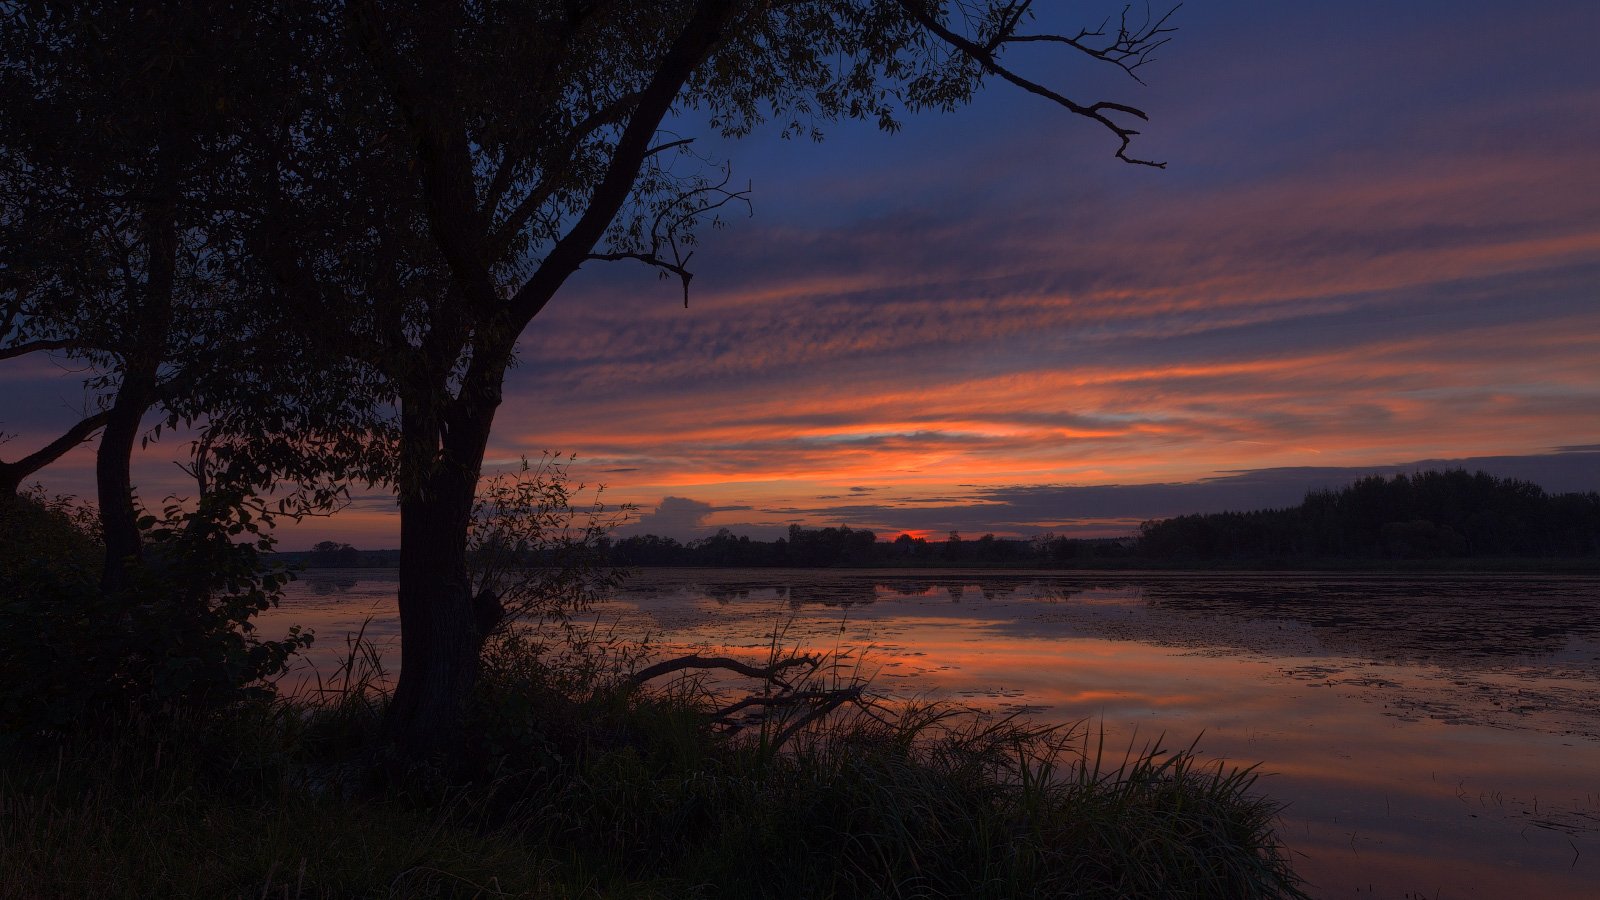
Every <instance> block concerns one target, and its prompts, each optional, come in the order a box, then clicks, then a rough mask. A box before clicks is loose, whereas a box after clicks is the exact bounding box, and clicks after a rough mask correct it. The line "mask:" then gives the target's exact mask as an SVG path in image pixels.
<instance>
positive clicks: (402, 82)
mask: <svg viewBox="0 0 1600 900" xmlns="http://www.w3.org/2000/svg"><path fill="white" fill-rule="evenodd" d="M349 16H350V19H351V21H352V23H353V25H354V27H355V31H356V34H357V35H358V36H359V37H360V39H361V45H362V49H363V50H364V51H365V52H366V55H367V57H368V59H370V60H371V61H372V64H373V67H374V68H375V69H376V70H377V72H378V74H379V76H380V77H382V79H383V81H384V82H385V84H386V85H387V87H388V89H389V95H390V99H391V100H393V101H394V103H395V105H396V106H397V107H398V108H399V110H400V114H401V117H402V118H403V119H404V120H405V123H406V126H407V128H408V129H409V130H410V132H411V137H412V140H413V141H414V142H415V145H416V153H417V161H418V163H420V165H419V166H418V168H419V170H420V172H419V175H420V181H421V187H422V193H423V198H424V201H425V203H426V207H427V211H428V225H429V227H430V230H431V231H432V233H433V238H434V243H435V244H436V245H437V246H438V247H439V251H440V253H441V254H442V255H443V256H444V258H445V261H446V263H447V264H448V265H449V267H450V273H451V275H452V276H454V278H455V280H456V281H458V282H459V283H460V284H461V287H462V289H463V293H464V294H465V297H464V299H465V300H466V301H467V302H468V303H470V304H472V305H473V306H477V307H479V308H481V309H482V310H483V311H484V312H488V311H489V310H491V309H492V308H493V307H494V305H495V301H496V299H497V298H498V297H499V292H498V291H497V290H496V289H495V283H494V278H493V276H492V274H491V273H490V271H489V265H488V262H487V261H486V258H485V257H484V255H483V250H484V249H485V246H484V239H485V238H487V237H488V233H489V228H490V223H489V220H488V218H487V217H485V216H482V215H480V214H479V211H478V210H477V208H476V206H477V196H476V194H477V191H476V187H475V184H474V180H473V169H472V154H471V152H470V150H469V148H468V140H467V133H466V125H465V123H463V122H461V121H460V117H459V116H458V115H457V114H456V113H455V112H454V110H453V108H452V107H451V106H450V104H449V103H448V102H445V101H443V100H442V99H441V98H440V97H439V96H438V93H437V91H436V90H430V89H429V86H428V85H424V84H422V83H420V82H419V79H418V78H416V77H415V75H414V74H412V73H409V72H408V71H406V67H405V64H404V62H403V61H402V60H401V59H400V58H399V56H398V54H397V53H396V51H395V49H394V48H393V46H392V45H391V44H390V42H389V40H388V38H387V36H386V35H385V33H384V27H383V23H382V21H381V19H382V17H383V12H382V10H381V9H380V8H379V6H378V3H377V2H376V0H361V2H358V3H355V4H353V5H352V6H351V8H350V13H349Z"/></svg>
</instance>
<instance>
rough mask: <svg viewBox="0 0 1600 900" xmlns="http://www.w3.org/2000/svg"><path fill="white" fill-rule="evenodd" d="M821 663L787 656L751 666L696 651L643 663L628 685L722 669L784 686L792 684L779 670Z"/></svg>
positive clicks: (815, 665)
mask: <svg viewBox="0 0 1600 900" xmlns="http://www.w3.org/2000/svg"><path fill="white" fill-rule="evenodd" d="M821 664H822V660H820V659H817V658H816V657H813V656H795V657H791V658H789V659H784V660H779V661H778V662H775V663H773V664H772V665H770V666H767V667H765V668H762V667H760V666H752V665H749V664H747V663H742V662H740V661H738V660H737V659H733V658H732V657H727V656H701V655H699V654H691V655H689V656H679V657H676V658H674V659H666V660H662V661H661V662H658V663H656V664H655V665H651V666H645V667H644V668H643V669H640V670H639V671H637V672H635V673H633V675H632V676H631V677H630V678H629V679H628V685H629V686H630V687H639V686H640V685H643V684H644V683H645V682H647V681H650V680H652V679H656V678H660V677H661V676H663V675H670V674H672V673H673V672H683V671H686V670H688V669H698V670H701V671H708V670H711V669H725V670H727V671H729V672H736V673H738V674H740V675H743V676H745V677H747V678H759V679H761V680H762V681H771V682H772V683H773V684H776V685H779V686H780V687H783V688H786V689H787V688H790V687H791V685H790V684H789V682H787V681H785V680H784V679H783V678H782V677H781V676H782V673H784V672H786V671H788V670H789V669H792V668H794V667H796V666H806V667H807V673H808V674H809V673H810V672H812V671H815V670H816V668H817V666H819V665H821Z"/></svg>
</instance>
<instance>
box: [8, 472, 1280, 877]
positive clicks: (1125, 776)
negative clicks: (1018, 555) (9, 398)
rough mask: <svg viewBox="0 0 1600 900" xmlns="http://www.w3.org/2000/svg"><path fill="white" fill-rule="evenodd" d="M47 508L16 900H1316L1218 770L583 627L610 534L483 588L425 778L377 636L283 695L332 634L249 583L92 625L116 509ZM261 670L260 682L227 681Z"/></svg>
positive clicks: (26, 510)
mask: <svg viewBox="0 0 1600 900" xmlns="http://www.w3.org/2000/svg"><path fill="white" fill-rule="evenodd" d="M560 472H561V470H560V469H559V468H557V469H551V468H548V467H540V468H537V469H531V470H527V471H525V472H524V473H523V475H522V477H521V478H520V479H507V480H505V481H504V482H502V483H501V484H500V485H499V489H498V492H497V491H490V492H489V493H487V494H486V499H485V501H484V503H483V504H482V505H480V507H479V508H480V510H486V511H488V513H489V514H488V518H487V519H486V520H485V522H484V524H483V525H482V526H481V527H480V528H478V529H476V530H475V534H477V535H478V542H477V544H476V545H475V547H476V549H477V550H478V551H480V552H478V553H477V554H475V558H477V557H482V556H484V555H485V553H486V552H487V551H490V550H493V549H494V548H495V547H497V546H501V545H503V544H504V543H505V542H507V541H510V542H514V543H515V542H523V543H525V544H530V543H537V544H538V546H542V547H544V548H546V549H551V548H554V547H555V546H557V545H558V544H559V543H561V541H560V540H558V539H557V538H555V537H554V536H553V534H552V532H551V531H550V530H549V526H550V525H551V524H552V522H553V521H554V520H552V519H550V518H549V517H548V515H546V514H541V513H540V512H539V509H540V506H539V502H538V500H537V498H544V501H545V507H546V509H545V513H548V512H549V511H550V509H564V508H566V507H567V506H568V504H569V502H570V500H571V497H572V495H571V494H570V493H569V492H568V490H567V488H566V485H565V482H564V481H562V480H561V476H560ZM552 477H553V478H554V480H552ZM497 497H498V498H500V500H502V501H503V500H505V499H506V498H521V499H522V500H531V501H532V502H526V503H524V502H517V503H512V504H510V506H511V507H512V508H511V509H510V510H506V509H501V508H500V507H501V506H504V505H505V504H504V503H500V504H497V503H496V502H495V498H497ZM19 499H20V501H21V502H20V503H19V504H18V505H16V506H14V507H12V510H13V513H12V514H11V515H12V516H13V517H12V518H8V519H7V520H6V523H5V524H6V525H7V531H6V536H7V542H6V543H5V545H4V547H5V558H4V560H3V561H4V563H5V569H4V572H3V573H0V576H3V578H4V579H5V582H6V583H5V586H6V587H7V588H8V590H7V591H5V592H4V593H0V618H3V619H4V624H5V627H4V628H3V629H0V659H3V660H4V661H5V663H4V667H3V668H4V671H3V673H0V674H4V676H5V678H4V682H3V684H4V687H5V691H4V693H3V696H0V705H3V709H4V711H5V717H4V719H3V721H0V744H3V746H0V750H3V752H0V871H3V872H5V873H6V877H5V878H4V879H3V880H0V898H18V900H22V898H29V900H31V898H45V897H79V896H95V897H129V898H133V897H149V896H166V897H208V898H209V897H262V896H266V897H293V898H312V897H330V898H331V897H341V898H342V897H395V896H400V897H828V896H837V897H879V896H888V897H893V896H900V897H995V898H1001V897H1008V898H1009V897H1063V896H1066V897H1107V898H1111V897H1215V898H1223V897H1227V898H1234V897H1297V896H1301V894H1300V888H1299V884H1298V881H1297V880H1296V878H1295V876H1294V874H1293V870H1292V868H1291V866H1290V861H1289V857H1288V855H1287V852H1286V851H1285V849H1284V848H1283V846H1282V845H1281V843H1280V842H1279V840H1278V837H1277V835H1276V832H1275V830H1274V826H1275V820H1276V813H1277V809H1278V807H1277V805H1276V804H1274V803H1273V802H1272V801H1271V800H1269V799H1266V798H1264V797H1263V796H1261V795H1260V794H1259V792H1258V791H1257V788H1256V778H1255V775H1254V773H1253V772H1251V771H1249V770H1240V769H1236V768H1228V767H1224V766H1222V765H1220V764H1218V763H1202V762H1201V760H1200V759H1199V757H1198V756H1197V755H1196V754H1194V753H1193V752H1192V748H1191V749H1179V750H1177V751H1176V752H1173V751H1172V750H1170V749H1169V748H1167V747H1164V746H1162V745H1160V744H1150V745H1146V746H1142V747H1129V748H1126V749H1125V750H1123V749H1117V748H1110V749H1108V748H1106V747H1104V746H1102V745H1101V743H1100V742H1099V741H1098V740H1096V739H1095V737H1094V736H1093V735H1092V734H1091V733H1089V732H1088V731H1086V730H1084V729H1082V728H1063V727H1053V726H1048V725H1037V724H1032V723H1029V722H1026V721H1024V720H1021V719H1019V718H1014V717H995V716H989V715H983V714H980V713H977V712H973V711H968V710H963V709H960V708H956V707H944V706H928V705H917V704H906V703H894V702H888V701H886V700H875V699H873V698H872V696H871V694H870V691H869V690H868V686H867V685H863V684H860V683H858V682H856V681H854V680H853V678H852V676H851V674H850V671H851V670H850V667H849V666H848V665H846V664H845V662H846V661H843V660H837V659H835V660H827V659H822V658H816V657H811V656H806V655H802V654H799V653H798V652H785V651H784V650H783V648H781V647H778V646H776V645H774V647H773V648H772V653H771V655H770V657H769V658H768V659H767V660H765V661H761V660H754V661H745V662H741V661H737V660H726V659H717V658H709V659H707V658H701V657H680V658H674V659H669V660H660V661H655V660H652V659H651V658H650V657H649V656H648V653H647V651H648V648H647V647H641V646H637V645H634V644H630V643H628V642H625V641H619V640H615V639H613V638H611V637H609V636H606V635H597V634H595V633H594V632H592V631H586V630H584V629H581V628H577V627H575V626H573V625H572V624H571V623H570V620H569V619H568V618H567V617H566V616H565V615H564V612H566V611H570V610H571V609H572V608H574V607H576V606H580V605H581V604H582V603H583V602H584V600H585V598H588V597H592V596H593V592H594V590H595V589H596V586H597V585H603V584H605V583H606V580H607V579H608V578H610V577H611V574H610V573H609V572H607V571H605V570H603V569H591V568H590V564H589V563H586V562H585V561H584V560H583V559H582V558H581V550H582V547H583V546H584V545H585V544H586V542H587V540H588V539H589V538H592V537H593V536H594V534H595V531H594V530H593V525H592V523H586V524H584V525H581V526H580V527H579V528H578V529H577V534H578V535H579V537H578V538H577V539H575V540H572V541H568V542H566V550H567V552H568V554H569V555H568V560H569V567H568V571H567V573H566V575H565V576H564V577H562V578H561V579H559V580H552V579H551V578H550V577H549V575H548V573H533V574H529V573H521V572H518V571H505V570H501V571H502V574H501V576H500V577H498V578H497V577H496V576H494V575H493V574H492V572H493V571H494V570H492V569H484V570H483V571H482V573H481V577H480V582H481V583H482V584H484V585H486V586H492V587H493V589H495V591H496V593H498V594H499V595H500V596H502V597H505V598H509V599H512V600H517V599H519V598H520V600H521V602H520V603H519V604H516V605H515V606H514V610H507V612H508V613H511V612H513V611H514V612H515V613H516V614H517V615H508V616H507V618H506V619H505V620H504V621H503V622H502V623H501V624H500V625H499V626H497V627H496V628H495V629H494V631H493V633H494V637H492V638H491V639H490V640H489V641H487V642H486V644H485V650H484V654H483V657H482V660H481V667H482V668H481V674H480V677H479V678H478V679H477V683H476V686H475V689H474V692H473V694H472V695H471V697H470V698H469V702H468V704H467V719H466V727H465V729H464V735H465V738H464V741H463V743H462V744H461V745H460V748H459V752H458V753H457V754H456V755H454V756H453V757H451V758H448V759H439V758H436V759H432V760H427V761H420V764H419V761H418V760H415V759H408V758H405V757H403V756H399V755H396V753H395V751H394V747H393V745H392V744H391V743H389V742H388V741H386V740H385V738H384V731H383V723H384V719H385V714H386V710H387V706H388V704H389V702H390V695H389V693H388V690H387V687H386V682H385V681H384V680H383V679H382V678H381V677H380V676H381V673H382V661H381V660H380V659H378V658H377V657H376V655H375V654H374V653H373V651H372V650H371V647H370V646H369V645H367V644H365V643H363V642H362V641H361V640H360V638H359V637H355V638H352V639H350V641H349V643H348V654H347V656H346V658H345V662H344V664H343V665H342V666H341V667H340V669H339V670H338V671H337V672H334V673H329V674H328V675H327V676H325V678H324V680H323V681H321V682H319V683H318V684H317V685H316V686H315V688H314V689H310V690H307V691H304V692H302V693H300V694H299V695H297V696H280V695H279V694H277V693H276V691H275V689H274V687H275V683H274V679H275V677H276V676H278V675H279V674H281V673H282V672H283V671H284V667H283V663H284V662H285V661H286V660H287V658H288V654H290V653H292V652H293V651H294V650H295V649H297V648H298V647H299V646H301V645H302V644H304V642H305V638H304V637H303V636H297V637H296V639H295V640H294V641H292V642H290V643H289V644H288V645H282V644H262V643H261V642H258V641H255V640H254V639H253V638H252V637H251V636H250V635H251V632H250V630H249V628H248V627H247V625H248V623H247V620H248V618H249V616H248V615H246V616H244V620H239V619H230V618H228V617H227V615H225V614H224V613H226V612H227V611H228V610H236V609H244V608H249V609H253V607H241V606H239V604H238V602H237V600H236V598H235V599H229V598H231V596H232V595H230V594H229V593H228V591H227V586H226V585H224V584H222V583H221V582H217V581H214V580H213V581H208V582H205V584H204V589H203V590H198V591H196V590H188V591H186V590H184V585H193V584H194V583H195V582H193V580H192V579H193V578H194V573H192V572H189V571H187V570H184V569H182V568H170V569H166V570H161V571H160V572H159V573H153V574H152V573H147V574H149V577H150V579H151V580H150V582H149V583H150V584H151V585H152V586H154V585H156V584H162V585H165V587H166V590H167V593H160V592H157V593H154V594H152V595H151V596H152V598H157V599H158V598H159V597H161V596H187V597H190V598H196V597H202V596H203V597H206V598H209V601H208V602H207V603H204V604H200V605H199V606H196V605H194V604H163V603H160V602H155V601H154V600H153V601H152V603H151V604H149V608H148V609H147V610H145V612H144V613H143V614H142V617H141V618H140V619H138V620H128V619H123V618H118V617H114V616H113V617H108V618H106V619H105V620H103V621H101V622H99V623H98V624H95V623H89V622H87V621H86V619H85V617H87V616H90V615H99V614H101V613H103V612H104V610H100V609H98V608H94V609H89V608H86V607H84V606H83V604H89V605H93V604H94V603H95V602H96V598H97V597H98V596H99V595H98V592H97V590H96V582H95V578H94V575H95V568H94V565H93V562H94V560H95V559H96V553H95V551H96V550H97V549H98V548H97V546H96V538H95V535H94V533H93V531H92V527H90V526H91V525H92V522H93V516H92V515H89V514H87V513H85V512H84V511H82V510H81V509H79V508H77V507H75V506H73V505H72V504H70V503H66V502H61V501H45V500H42V499H39V498H19ZM497 510H498V511H497ZM558 518H559V520H560V521H562V522H566V521H568V520H567V519H566V518H565V517H558ZM18 526H23V527H18ZM586 536H587V537H586ZM541 541H542V543H539V542H541ZM156 558H159V557H156ZM250 561H251V562H252V563H253V564H254V565H257V566H259V564H260V560H259V558H252V559H251V560H250ZM236 574H237V573H236ZM262 583H263V578H262V577H260V576H258V577H257V578H256V579H255V580H248V579H247V580H246V581H244V582H241V584H243V585H245V586H247V587H250V591H254V592H255V593H250V592H247V593H246V596H247V597H250V596H258V595H259V594H260V591H261V585H262ZM265 584H266V586H267V587H266V590H267V591H268V592H269V593H270V592H272V591H273V590H274V588H275V586H276V585H277V582H276V581H275V580H274V579H273V578H266V579H265ZM251 586H253V587H251ZM530 589H531V590H530ZM43 598H49V599H50V601H51V604H52V605H51V609H52V610H53V612H51V613H49V615H48V616H47V615H46V614H45V613H44V612H43V609H42V606H41V603H40V602H39V601H41V600H42V599H43ZM252 602H253V601H252ZM205 608H209V609H212V610H213V611H214V612H215V613H216V615H215V616H214V617H213V618H212V619H208V620H206V621H208V622H211V623H212V627H211V628H210V629H209V630H208V629H198V630H196V629H195V628H194V627H193V625H192V623H193V622H194V621H195V620H194V618H193V616H192V615H191V613H192V612H193V611H194V610H196V609H205ZM219 611H220V612H219ZM52 617H53V618H52ZM75 617H76V618H75ZM57 620H60V621H57ZM163 620H165V621H168V622H169V624H171V625H173V626H174V627H176V626H178V625H182V624H183V623H190V625H189V626H186V627H188V632H187V633H188V634H190V635H191V640H190V642H189V643H183V642H176V641H173V640H169V639H166V638H164V637H163V636H162V632H161V631H160V630H159V629H158V628H156V627H155V626H156V625H158V624H159V623H160V622H161V621H163ZM74 623H76V624H74ZM85 624H90V625H94V627H88V628H84V627H83V626H84V625H85ZM41 626H42V627H41ZM146 626H150V627H146ZM43 629H48V630H49V634H45V633H44V630H43ZM60 641H68V643H67V644H61V645H59V646H58V642H60ZM262 647H268V648H270V652H267V651H266V650H262V649H261V648H262ZM240 652H243V653H244V654H245V655H244V656H243V657H239V656H238V653H240ZM236 658H244V659H247V660H250V661H252V662H253V663H254V667H253V668H252V667H236V668H231V669H230V668H227V667H226V666H220V662H221V661H226V660H229V659H236ZM28 667H31V670H29V668H28ZM184 673H188V675H189V676H190V677H184V678H180V677H178V675H181V674H184ZM710 674H715V675H718V676H719V677H718V678H717V679H716V680H712V679H711V678H709V677H708V675H710ZM201 675H204V676H206V677H204V678H202V677H198V676H201ZM223 676H227V677H223ZM721 676H728V677H721ZM733 676H740V677H742V678H749V677H753V678H754V681H753V682H749V683H746V682H744V681H739V680H734V681H730V680H728V679H729V678H731V677H733ZM229 677H231V679H232V680H231V681H230V680H228V679H229ZM219 679H220V680H219ZM225 686H228V687H231V689H230V690H222V689H221V688H222V687H225Z"/></svg>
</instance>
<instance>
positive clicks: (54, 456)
mask: <svg viewBox="0 0 1600 900" xmlns="http://www.w3.org/2000/svg"><path fill="white" fill-rule="evenodd" d="M110 415H111V412H110V410H101V411H100V412H97V413H95V414H94V415H92V416H85V417H84V418H82V419H80V420H78V422H77V424H75V425H73V426H72V427H71V428H68V429H67V430H66V432H64V433H63V434H62V435H61V436H60V437H58V438H56V439H55V440H53V441H51V442H50V443H48V444H46V445H44V446H43V447H41V448H40V449H38V450H35V451H34V452H32V453H30V454H28V455H27V456H24V457H23V458H21V459H19V460H17V461H16V462H10V463H8V462H0V489H5V488H8V489H10V491H11V492H12V493H16V491H17V488H18V487H19V486H21V484H22V479H24V478H27V477H28V476H29V475H32V474H33V473H35V472H37V471H39V470H40V469H42V468H44V467H45V466H48V465H50V464H51V463H53V462H55V461H56V460H58V459H60V458H61V457H63V456H65V455H66V453H67V451H68V450H71V449H72V448H73V447H76V446H78V445H79V444H81V443H83V442H84V441H86V440H88V439H89V436H90V435H92V434H94V432H95V430H96V429H98V428H99V427H100V426H102V425H104V424H105V423H106V419H107V418H109V417H110Z"/></svg>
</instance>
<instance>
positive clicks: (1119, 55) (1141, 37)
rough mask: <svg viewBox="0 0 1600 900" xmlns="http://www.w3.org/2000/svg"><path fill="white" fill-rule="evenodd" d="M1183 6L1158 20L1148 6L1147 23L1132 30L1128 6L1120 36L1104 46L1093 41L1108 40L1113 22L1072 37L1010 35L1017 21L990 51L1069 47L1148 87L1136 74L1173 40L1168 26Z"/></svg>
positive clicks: (1123, 11)
mask: <svg viewBox="0 0 1600 900" xmlns="http://www.w3.org/2000/svg"><path fill="white" fill-rule="evenodd" d="M1182 6H1183V4H1182V3H1179V4H1177V5H1176V6H1173V7H1172V8H1171V9H1169V10H1167V11H1166V13H1164V14H1163V15H1162V16H1161V17H1160V18H1156V19H1152V18H1151V17H1150V16H1151V14H1150V8H1149V7H1148V6H1146V7H1145V18H1144V21H1143V22H1142V23H1140V24H1139V25H1137V26H1134V27H1133V28H1131V29H1130V28H1129V26H1128V11H1129V10H1130V9H1132V6H1124V7H1123V8H1122V18H1121V20H1120V24H1119V25H1118V27H1117V33H1116V36H1115V37H1111V38H1109V39H1108V40H1106V41H1104V42H1094V41H1092V40H1091V39H1092V38H1105V37H1107V35H1106V25H1107V24H1108V23H1109V22H1110V20H1109V19H1107V20H1106V21H1105V22H1102V23H1101V24H1100V27H1099V28H1097V29H1095V30H1093V31H1090V30H1089V29H1083V30H1082V31H1079V32H1078V33H1077V34H1075V35H1073V36H1071V37H1068V36H1066V35H1063V34H1010V33H1008V32H1009V31H1010V30H1011V29H1014V28H1015V27H1016V24H1017V23H1016V21H1015V20H1013V21H1012V22H1011V23H1010V24H1009V26H1008V28H1007V29H1005V30H1002V31H1001V32H999V33H997V34H996V35H995V37H994V39H993V40H991V41H990V42H989V45H988V48H989V50H990V51H991V52H993V51H995V50H998V49H999V48H1000V47H1001V46H1002V45H1004V44H1026V43H1054V44H1065V45H1066V46H1068V47H1071V48H1073V49H1074V50H1078V51H1081V52H1083V53H1086V54H1088V55H1089V56H1092V57H1094V58H1095V59H1098V60H1101V61H1102V62H1108V63H1111V64H1112V65H1114V66H1116V67H1117V68H1119V69H1121V70H1122V71H1124V72H1126V73H1128V76H1129V77H1130V78H1132V79H1133V80H1134V81H1137V82H1139V83H1140V84H1144V79H1142V78H1140V77H1139V75H1138V72H1137V71H1136V70H1137V69H1138V68H1139V67H1140V66H1143V65H1144V64H1146V63H1148V62H1151V61H1152V57H1151V55H1150V54H1151V53H1153V52H1155V51H1156V50H1158V49H1160V48H1161V47H1163V46H1165V45H1166V44H1167V43H1168V42H1169V41H1171V40H1172V38H1171V37H1169V36H1168V35H1171V34H1172V33H1174V32H1176V31H1177V30H1178V29H1177V28H1174V27H1171V26H1169V25H1167V22H1169V21H1171V19H1172V16H1173V14H1174V13H1176V12H1177V11H1178V9H1179V8H1180V7H1182Z"/></svg>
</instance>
